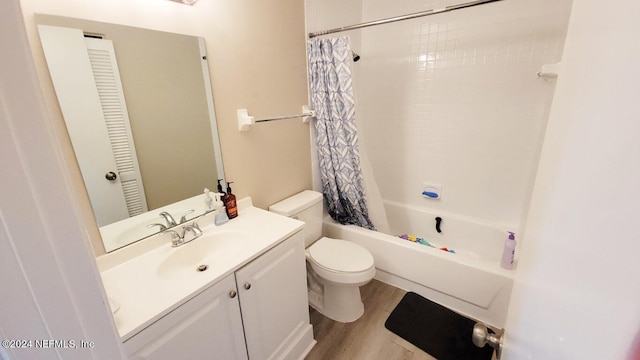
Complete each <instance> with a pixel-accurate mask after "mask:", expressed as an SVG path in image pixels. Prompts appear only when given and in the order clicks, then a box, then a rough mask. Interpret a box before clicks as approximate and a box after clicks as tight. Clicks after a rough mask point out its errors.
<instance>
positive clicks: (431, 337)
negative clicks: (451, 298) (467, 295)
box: [384, 292, 493, 360]
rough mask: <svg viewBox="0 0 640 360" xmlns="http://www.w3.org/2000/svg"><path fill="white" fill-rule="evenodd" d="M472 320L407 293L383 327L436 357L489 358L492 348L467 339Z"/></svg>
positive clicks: (451, 359)
mask: <svg viewBox="0 0 640 360" xmlns="http://www.w3.org/2000/svg"><path fill="white" fill-rule="evenodd" d="M473 325H475V321H473V320H471V319H468V318H466V317H464V316H462V315H459V314H456V313H455V312H453V311H451V310H449V309H447V308H445V307H444V306H441V305H438V304H436V303H434V302H433V301H431V300H428V299H425V298H423V297H422V296H420V295H418V294H416V293H413V292H409V293H407V294H405V296H404V297H403V298H402V300H401V301H400V303H399V304H398V306H396V308H395V309H393V312H391V315H389V318H388V319H387V321H386V322H385V323H384V326H385V327H386V328H387V329H389V330H390V331H391V332H393V333H395V334H396V335H398V336H400V337H401V338H403V339H405V340H407V341H408V342H410V343H412V344H413V345H415V346H417V347H419V348H420V349H422V350H424V351H425V352H427V353H428V354H430V355H431V356H433V357H435V358H436V359H438V360H490V359H491V356H492V354H493V348H492V347H490V346H489V345H485V347H483V348H479V347H476V346H475V345H473V342H471V334H472V332H473Z"/></svg>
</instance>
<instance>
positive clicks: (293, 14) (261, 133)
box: [22, 0, 311, 254]
mask: <svg viewBox="0 0 640 360" xmlns="http://www.w3.org/2000/svg"><path fill="white" fill-rule="evenodd" d="M22 8H23V12H24V15H25V23H26V26H27V32H28V34H29V38H30V39H29V40H30V42H31V46H32V49H33V52H34V57H35V60H36V66H37V68H38V71H39V73H40V76H41V80H42V84H43V90H44V92H45V96H46V98H47V102H48V103H49V105H50V108H51V111H52V113H53V116H54V118H55V119H56V128H57V129H58V133H59V134H61V135H60V142H61V145H62V147H63V151H64V152H65V154H66V156H67V158H68V159H70V160H69V167H70V171H72V172H74V173H76V175H77V176H74V179H75V180H76V187H77V188H78V189H83V185H82V180H81V178H80V175H79V171H78V169H77V165H75V162H74V160H71V159H73V151H72V149H71V146H70V143H69V140H68V138H66V132H65V129H64V122H63V120H62V116H61V115H60V110H59V108H58V106H57V102H56V99H55V94H54V92H53V86H52V84H51V81H50V80H49V78H48V73H47V70H46V63H45V61H44V56H43V54H42V49H41V47H40V44H39V39H38V36H37V31H36V25H35V22H34V14H35V13H43V14H52V15H60V16H69V17H76V18H84V19H90V20H95V21H102V22H109V23H116V24H122V25H129V26H138V27H144V28H149V29H154V30H161V31H169V32H176V33H181V34H186V35H194V36H202V37H204V38H205V39H206V45H207V53H208V57H209V70H210V72H211V78H212V85H213V94H214V102H215V108H216V116H217V119H218V129H219V131H220V140H221V146H222V152H223V162H224V168H225V175H226V178H227V179H228V180H230V181H234V182H235V184H234V186H233V189H234V193H236V195H237V196H238V197H239V198H242V197H245V196H252V197H253V200H254V204H255V205H256V206H258V207H262V208H266V207H267V206H268V205H269V204H271V203H274V202H276V201H279V200H281V199H283V198H285V197H286V196H289V195H291V194H294V193H296V192H298V191H301V190H303V189H307V188H310V187H311V170H310V168H311V165H310V150H309V130H308V125H307V124H303V123H302V121H301V120H298V119H294V120H283V121H278V122H269V123H263V124H257V125H254V126H253V127H252V129H251V130H250V131H249V132H246V133H240V132H238V130H237V122H236V109H238V108H247V109H248V110H249V114H250V115H254V116H256V118H259V117H263V116H271V115H290V114H297V113H300V111H301V109H300V107H301V105H303V104H306V103H307V101H308V100H307V99H308V96H307V85H306V59H305V33H304V4H303V2H301V1H294V0H280V1H275V0H265V1H259V2H252V1H247V0H241V1H236V0H234V1H231V0H225V1H220V0H215V1H214V0H200V1H198V2H197V3H196V4H195V5H193V6H187V5H182V4H179V3H175V2H172V1H168V0H93V1H91V2H86V1H83V0H23V1H22ZM79 196H81V197H82V198H83V199H84V201H82V202H81V206H83V207H85V210H86V211H85V213H87V217H88V220H92V215H91V211H90V206H89V204H88V198H87V196H86V194H84V193H83V191H79ZM89 231H90V232H92V235H93V236H92V238H94V239H99V235H97V228H96V227H95V225H93V226H89ZM94 248H95V249H96V253H97V254H99V253H101V252H102V251H101V249H100V248H101V243H100V242H99V241H95V242H94Z"/></svg>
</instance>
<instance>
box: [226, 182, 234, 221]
mask: <svg viewBox="0 0 640 360" xmlns="http://www.w3.org/2000/svg"><path fill="white" fill-rule="evenodd" d="M231 184H233V182H230V181H227V195H226V196H225V197H224V198H223V201H224V206H226V207H227V216H229V219H233V218H235V217H236V216H238V205H236V196H235V195H233V193H232V192H231Z"/></svg>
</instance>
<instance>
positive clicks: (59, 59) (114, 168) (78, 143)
mask: <svg viewBox="0 0 640 360" xmlns="http://www.w3.org/2000/svg"><path fill="white" fill-rule="evenodd" d="M38 30H39V33H40V39H41V43H42V46H43V49H44V53H45V57H46V59H47V65H48V67H49V73H50V75H51V79H52V80H53V84H54V87H55V90H56V95H57V97H58V102H59V104H60V108H61V110H62V114H63V116H64V120H65V123H66V125H67V131H68V132H69V136H70V138H71V142H72V145H73V149H74V151H75V154H76V158H77V160H78V164H79V166H80V170H81V172H82V177H83V179H84V182H85V186H86V187H87V192H88V193H89V198H90V200H91V205H92V207H93V211H94V214H95V216H96V220H97V223H98V225H99V226H103V225H107V224H110V223H113V222H115V221H119V220H122V219H125V218H127V217H129V216H133V215H137V214H139V213H142V212H145V211H146V210H147V208H146V200H145V199H144V191H143V190H142V188H141V187H142V181H141V179H140V176H139V173H140V171H139V169H138V164H137V160H136V158H135V148H134V147H133V143H132V140H131V131H130V129H129V124H128V116H127V115H126V105H125V104H124V96H123V94H122V86H121V84H120V79H119V76H118V74H117V65H116V63H115V55H114V53H113V45H112V44H111V43H110V42H107V41H105V40H96V41H91V40H90V41H89V42H88V43H87V41H86V39H85V38H84V34H83V33H82V31H81V30H79V29H70V28H61V27H55V26H46V25H39V26H38ZM88 44H89V47H90V48H91V49H88ZM105 49H107V50H106V51H107V55H106V60H107V62H108V63H107V62H105V61H103V59H101V58H100V57H101V56H102V57H103V58H105V56H104V55H102V54H101V53H104V52H105ZM90 52H91V56H90ZM101 62H102V64H107V65H108V66H106V67H104V69H107V70H108V71H107V72H109V74H107V76H103V75H104V74H105V72H104V71H102V68H101V66H102V65H101ZM96 64H98V65H96ZM96 67H97V69H96ZM96 72H97V73H96ZM94 73H96V75H95V76H94ZM112 89H115V90H112ZM110 92H114V94H111V93H110ZM113 98H115V99H116V101H112V100H111V99H113ZM114 104H115V106H114ZM120 123H123V125H120ZM114 124H115V125H117V126H114ZM114 129H115V130H114ZM113 134H116V135H115V138H114V135H113ZM118 134H123V136H122V137H119V135H118ZM123 139H124V141H123ZM122 149H125V150H126V151H123V150H122ZM125 152H126V153H127V154H125ZM114 154H115V157H114ZM123 154H124V155H126V156H123ZM132 158H133V160H132ZM123 159H124V160H123ZM129 170H131V171H129ZM132 194H133V195H132ZM132 199H133V200H132Z"/></svg>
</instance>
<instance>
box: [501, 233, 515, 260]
mask: <svg viewBox="0 0 640 360" xmlns="http://www.w3.org/2000/svg"><path fill="white" fill-rule="evenodd" d="M515 252H516V235H515V234H514V233H512V232H511V231H509V237H508V238H507V241H505V242H504V250H503V252H502V259H501V260H500V266H502V267H503V268H505V269H513V258H514V255H515Z"/></svg>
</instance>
